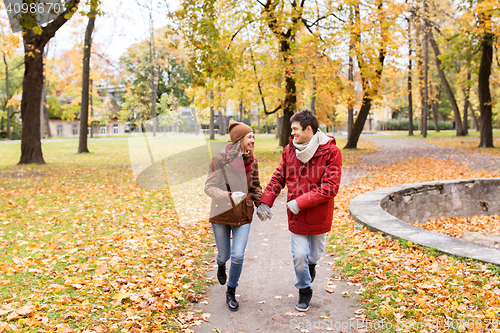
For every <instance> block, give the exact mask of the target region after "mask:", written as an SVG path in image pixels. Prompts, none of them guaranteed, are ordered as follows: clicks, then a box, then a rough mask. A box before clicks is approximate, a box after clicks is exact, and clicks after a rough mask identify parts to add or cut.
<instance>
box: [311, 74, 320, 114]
mask: <svg viewBox="0 0 500 333" xmlns="http://www.w3.org/2000/svg"><path fill="white" fill-rule="evenodd" d="M312 72H313V74H312V90H313V91H312V97H311V112H312V113H313V114H314V115H316V94H317V93H318V87H317V86H316V65H313V66H312Z"/></svg>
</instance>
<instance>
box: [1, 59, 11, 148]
mask: <svg viewBox="0 0 500 333" xmlns="http://www.w3.org/2000/svg"><path fill="white" fill-rule="evenodd" d="M3 62H4V64H5V97H6V98H7V103H6V104H5V105H6V106H7V104H9V101H10V87H9V64H8V63H7V57H6V56H5V53H4V54H3ZM6 109H7V110H6V111H7V138H8V139H9V140H11V139H12V135H11V133H10V111H11V108H10V106H8V107H6Z"/></svg>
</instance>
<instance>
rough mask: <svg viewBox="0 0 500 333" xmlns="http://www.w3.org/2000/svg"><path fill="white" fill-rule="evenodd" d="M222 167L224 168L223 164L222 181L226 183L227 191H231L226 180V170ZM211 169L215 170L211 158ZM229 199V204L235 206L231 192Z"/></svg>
mask: <svg viewBox="0 0 500 333" xmlns="http://www.w3.org/2000/svg"><path fill="white" fill-rule="evenodd" d="M224 168H225V165H224V166H222V167H221V171H222V176H223V177H224V182H225V183H226V189H227V192H228V193H231V187H230V186H229V182H228V181H227V175H226V170H224ZM212 170H213V171H215V165H214V161H213V160H212ZM229 200H230V201H231V205H232V206H233V208H234V207H236V205H235V204H234V201H233V198H232V197H231V194H229Z"/></svg>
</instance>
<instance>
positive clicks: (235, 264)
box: [212, 223, 251, 288]
mask: <svg viewBox="0 0 500 333" xmlns="http://www.w3.org/2000/svg"><path fill="white" fill-rule="evenodd" d="M250 225H251V223H247V224H243V225H241V226H239V227H232V228H231V226H229V225H225V224H219V223H212V230H213V232H214V238H215V244H217V264H218V265H224V264H225V263H226V261H228V260H229V258H231V267H230V269H229V279H228V281H227V286H228V287H231V288H236V287H237V286H238V280H239V279H240V275H241V270H242V269H243V258H244V256H245V248H246V246H247V240H248V234H249V233H250ZM231 232H232V234H233V244H232V246H231Z"/></svg>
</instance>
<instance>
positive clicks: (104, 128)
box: [101, 126, 106, 134]
mask: <svg viewBox="0 0 500 333" xmlns="http://www.w3.org/2000/svg"><path fill="white" fill-rule="evenodd" d="M101 134H106V126H101Z"/></svg>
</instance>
